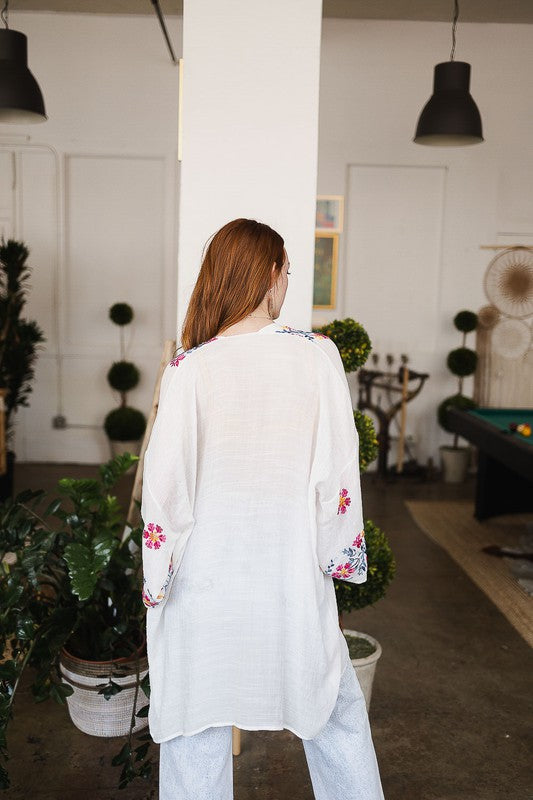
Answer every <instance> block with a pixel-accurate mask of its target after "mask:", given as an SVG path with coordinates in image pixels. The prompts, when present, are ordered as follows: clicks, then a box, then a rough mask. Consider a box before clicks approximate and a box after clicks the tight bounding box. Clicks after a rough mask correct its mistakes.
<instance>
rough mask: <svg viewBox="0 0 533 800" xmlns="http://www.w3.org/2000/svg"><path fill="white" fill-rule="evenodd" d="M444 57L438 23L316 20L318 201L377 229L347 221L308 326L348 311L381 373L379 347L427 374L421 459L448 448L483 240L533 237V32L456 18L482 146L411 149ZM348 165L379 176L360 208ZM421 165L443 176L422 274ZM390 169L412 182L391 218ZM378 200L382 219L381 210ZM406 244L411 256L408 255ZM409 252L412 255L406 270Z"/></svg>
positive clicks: (420, 402) (420, 420)
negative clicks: (458, 323) (441, 405)
mask: <svg viewBox="0 0 533 800" xmlns="http://www.w3.org/2000/svg"><path fill="white" fill-rule="evenodd" d="M449 52H450V26H449V25H448V24H445V23H429V22H393V21H390V22H376V21H368V20H345V19H343V20H336V19H326V20H324V22H323V28H322V60H321V81H320V133H319V172H318V193H319V194H339V195H345V196H346V197H345V199H346V204H347V209H348V213H347V214H346V219H347V220H348V219H349V217H350V213H349V212H350V209H351V210H352V212H353V213H358V214H359V216H360V218H361V220H363V221H362V222H361V224H364V222H365V221H366V220H369V221H371V224H372V227H373V230H370V231H368V230H367V231H365V232H364V233H365V235H363V234H362V232H361V231H360V230H359V231H358V229H357V225H356V224H355V220H354V218H353V216H352V220H353V224H352V228H351V229H350V228H349V226H348V227H347V228H345V231H344V233H343V235H342V236H341V241H340V248H339V273H340V274H339V292H338V298H339V299H338V304H337V308H336V309H334V310H333V311H331V312H329V311H328V312H325V311H321V312H319V311H315V312H314V314H313V322H314V323H315V324H322V323H323V322H325V321H327V320H330V319H336V318H344V317H348V316H350V317H354V318H355V319H357V320H359V321H360V322H362V323H363V324H365V323H366V325H367V327H368V333H369V335H370V337H371V339H372V342H373V345H374V349H375V351H376V352H378V353H379V354H380V355H381V360H380V367H384V366H385V365H384V360H383V357H384V355H385V354H386V353H391V354H393V355H394V356H395V358H396V362H395V367H397V365H398V361H397V359H398V357H399V355H400V354H401V353H403V352H406V353H407V354H408V355H409V357H410V366H411V367H412V368H413V369H415V370H417V371H420V372H428V373H430V375H431V377H430V379H429V381H428V383H427V384H426V386H425V388H424V389H423V391H422V393H421V394H420V395H419V396H418V397H417V398H415V399H414V400H413V401H412V404H411V405H409V407H408V430H409V432H410V433H411V434H413V435H414V437H415V438H416V440H417V443H418V446H417V448H416V455H417V456H418V458H419V459H420V460H421V461H422V462H425V460H426V459H427V457H428V456H430V455H431V456H433V457H434V458H435V457H436V455H437V446H438V444H439V443H444V442H446V441H449V437H446V434H445V433H444V432H443V431H441V430H440V429H439V428H438V426H437V424H436V421H435V409H436V406H437V404H438V402H439V401H440V400H441V399H442V398H444V397H445V396H447V395H448V394H452V393H453V392H454V391H455V386H456V384H455V381H454V378H453V376H452V375H451V374H450V373H449V372H448V371H447V369H446V365H445V360H446V354H447V352H448V351H449V350H450V349H452V348H453V347H456V346H458V345H459V334H458V333H457V332H456V331H455V329H454V328H453V325H452V319H453V317H454V315H455V314H456V312H457V311H459V310H461V309H462V308H471V309H473V310H477V309H478V308H479V307H481V306H482V305H484V304H485V303H486V302H487V300H486V298H485V297H484V294H483V275H484V271H485V269H486V266H487V265H488V263H489V261H490V259H491V258H492V256H493V255H494V251H487V250H481V249H480V245H487V244H496V243H500V242H506V243H510V242H511V240H514V241H515V243H519V242H520V241H521V240H524V242H525V243H529V241H530V238H529V237H530V236H531V234H532V233H533V194H532V192H531V186H532V185H533V150H532V148H531V142H532V141H533V97H532V93H531V75H532V74H533V26H532V25H494V24H491V25H482V24H473V23H470V24H465V23H463V24H461V23H460V24H459V27H458V31H457V49H456V58H457V59H458V60H464V61H468V62H469V63H471V65H472V79H471V92H472V95H473V97H474V99H475V101H476V103H477V104H478V107H479V109H480V112H481V115H482V119H483V131H484V137H485V142H484V143H482V144H480V145H476V146H473V147H465V148H432V147H422V146H420V145H415V144H413V143H412V138H413V135H414V130H415V126H416V121H417V118H418V115H419V113H420V111H421V109H422V107H423V105H424V104H425V102H426V101H427V99H428V98H429V96H430V94H431V90H432V81H433V67H434V65H435V64H436V63H438V62H440V61H446V60H447V59H448V58H449ZM354 165H359V166H360V167H362V168H364V167H368V168H370V167H378V168H379V169H376V170H373V174H374V176H375V179H374V180H373V181H369V180H367V181H366V182H365V183H364V186H365V191H367V192H368V194H369V197H368V203H369V206H368V208H365V207H364V205H363V206H361V205H358V204H361V195H360V194H359V195H358V194H357V191H356V188H357V185H354V183H353V180H354V178H353V174H354V169H355V171H357V167H355V166H354ZM427 167H429V168H435V169H437V170H440V171H444V175H445V177H444V183H443V192H442V204H443V209H442V211H443V213H442V214H441V225H440V227H441V230H440V244H438V243H437V242H435V241H434V240H433V244H432V245H429V244H428V261H429V263H428V268H427V273H426V277H424V271H423V270H421V269H420V258H421V255H420V252H419V251H418V252H417V247H416V245H417V244H418V243H419V242H420V240H424V241H425V240H426V239H427V238H428V231H427V228H424V229H423V230H421V229H420V218H419V217H417V215H416V214H415V209H416V208H417V207H419V205H420V197H419V195H418V191H419V186H420V182H419V181H418V180H417V179H415V173H416V171H418V172H420V168H427ZM398 168H403V172H404V173H406V174H409V173H411V177H412V179H413V180H406V181H405V187H406V191H405V194H404V195H403V207H402V208H401V209H398V208H397V207H395V208H394V209H391V211H390V213H387V203H390V202H391V201H392V199H393V198H394V197H395V196H396V195H395V193H396V192H397V191H398V190H397V187H396V184H395V180H396V178H395V174H396V173H397V171H398ZM405 168H413V169H412V170H409V169H407V170H406V169H405ZM359 174H360V175H362V174H363V173H362V172H361V171H360V172H359ZM350 176H352V177H351V178H350ZM378 176H380V177H379V178H378ZM383 176H388V177H389V184H387V179H386V177H385V179H384V177H383ZM350 180H351V186H352V196H351V197H350V192H349V187H350ZM362 185H363V181H362V180H361V186H362ZM387 185H389V187H390V188H389V189H387ZM427 202H428V204H429V203H430V202H431V203H432V204H433V205H432V208H433V209H436V208H437V206H438V203H439V200H438V198H437V197H433V199H432V200H430V197H429V195H428V196H427ZM378 203H381V207H382V213H381V215H379V214H376V213H375V207H376V204H378ZM371 206H372V208H373V209H374V210H373V211H372V208H371ZM393 212H394V213H393ZM399 214H401V215H403V217H402V219H403V221H404V223H405V226H404V228H403V230H402V231H399V230H398V229H395V228H394V226H395V224H397V222H398V219H399V216H398V215H399ZM434 216H435V214H433V217H434ZM433 217H432V219H433ZM504 234H512V236H511V237H509V236H505V235H504ZM528 234H529V237H528V236H527V235H528ZM409 239H410V240H411V243H412V249H411V250H409V249H408V250H407V252H406V251H405V246H406V242H407V243H408V242H409ZM395 242H397V248H396V247H395V244H394V243H395ZM402 248H404V249H402ZM376 252H379V256H380V258H379V266H376V273H377V274H376V275H375V283H376V285H375V288H374V290H373V291H372V292H370V293H369V291H368V284H369V276H368V265H369V263H371V262H372V259H373V258H375V254H376ZM410 256H412V258H413V259H416V260H417V263H413V268H412V269H409V257H410ZM362 280H364V281H365V284H364V285H361V281H362ZM380 284H381V286H383V287H384V288H383V290H382V291H380V289H379V285H380ZM406 299H410V303H411V307H412V311H413V313H412V316H409V311H408V310H405V312H404V313H405V314H406V323H405V325H402V324H401V321H400V320H399V319H398V314H397V313H396V312H397V304H398V303H401V302H404V301H405V300H406ZM420 303H424V305H425V306H426V309H427V304H430V306H431V308H432V311H433V313H432V314H431V315H428V314H427V313H426V314H425V316H423V317H421V316H420V314H421V311H422V310H421V309H420V308H419V305H418V304H420ZM417 316H418V317H419V318H420V319H423V324H422V323H420V324H419V326H418V328H417V327H416V326H415V327H413V318H415V319H416V318H417ZM470 344H471V346H473V345H474V340H473V338H472V339H471V340H470ZM351 384H352V386H353V389H354V399H356V382H355V381H354V380H352V379H351ZM465 389H467V390H468V389H469V386H468V384H467V385H465ZM383 403H384V405H386V401H385V398H384V399H383ZM393 432H394V429H393Z"/></svg>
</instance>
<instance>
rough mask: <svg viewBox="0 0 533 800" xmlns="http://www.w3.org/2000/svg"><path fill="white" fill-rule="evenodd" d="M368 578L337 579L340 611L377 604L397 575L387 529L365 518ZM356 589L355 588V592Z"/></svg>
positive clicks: (336, 590) (336, 588)
mask: <svg viewBox="0 0 533 800" xmlns="http://www.w3.org/2000/svg"><path fill="white" fill-rule="evenodd" d="M365 541H366V554H367V559H368V573H367V579H366V581H365V582H364V583H358V584H354V583H348V581H340V580H336V579H334V581H335V593H336V595H337V605H338V607H339V611H340V612H344V611H345V612H348V611H353V610H358V609H360V608H365V606H369V605H374V603H377V601H378V600H380V599H381V598H382V597H383V596H384V595H385V592H386V589H387V587H388V585H389V584H390V582H391V581H392V579H393V578H394V575H395V574H396V562H395V560H394V556H393V554H392V550H391V548H390V546H389V543H388V541H387V537H386V536H385V534H384V533H383V531H382V530H381V529H380V528H378V527H377V525H375V524H374V523H373V522H372V520H370V519H367V520H365ZM354 590H355V591H354Z"/></svg>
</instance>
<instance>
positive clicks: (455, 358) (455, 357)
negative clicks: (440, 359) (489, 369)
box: [446, 347, 477, 378]
mask: <svg viewBox="0 0 533 800" xmlns="http://www.w3.org/2000/svg"><path fill="white" fill-rule="evenodd" d="M446 364H447V365H448V369H449V370H450V372H452V373H453V374H454V375H457V376H458V377H459V378H464V377H466V376H467V375H472V374H473V373H474V372H475V371H476V367H477V353H475V352H474V351H473V350H470V348H469V347H458V348H457V349H456V350H452V351H451V353H448V359H447V361H446Z"/></svg>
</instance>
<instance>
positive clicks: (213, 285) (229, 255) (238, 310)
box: [181, 219, 284, 350]
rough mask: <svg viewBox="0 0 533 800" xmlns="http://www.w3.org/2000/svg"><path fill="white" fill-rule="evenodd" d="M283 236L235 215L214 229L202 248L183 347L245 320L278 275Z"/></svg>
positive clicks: (188, 310)
mask: <svg viewBox="0 0 533 800" xmlns="http://www.w3.org/2000/svg"><path fill="white" fill-rule="evenodd" d="M283 247H284V241H283V239H282V238H281V236H280V235H279V233H276V231H274V230H272V228H270V227H269V226H268V225H265V224H264V223H262V222H257V221H256V220H254V219H234V220H232V222H228V223H227V224H226V225H224V227H223V228H221V229H220V230H219V231H217V232H216V233H215V234H214V236H213V237H212V238H211V241H210V242H209V244H208V245H207V249H206V251H205V253H204V256H203V260H202V266H201V267H200V272H199V274H198V278H197V280H196V284H195V286H194V289H193V291H192V294H191V299H190V301H189V306H188V308H187V313H186V315H185V321H184V323H183V327H182V331H181V345H182V347H183V349H184V350H189V348H191V347H196V345H198V344H202V343H203V342H205V341H207V340H208V339H211V338H213V337H214V336H216V334H217V333H219V332H220V331H222V330H225V329H226V328H229V327H230V325H234V324H235V323H236V322H239V321H240V320H242V319H244V317H246V316H247V314H250V313H251V312H252V311H253V310H254V309H256V308H257V306H258V305H259V304H260V303H261V301H262V300H263V298H264V296H265V294H266V293H267V292H268V290H269V289H270V286H271V282H272V276H271V270H272V265H273V264H275V265H276V275H279V273H280V271H281V268H282V266H283V261H284V252H283Z"/></svg>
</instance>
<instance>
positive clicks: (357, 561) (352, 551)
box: [324, 530, 368, 581]
mask: <svg viewBox="0 0 533 800" xmlns="http://www.w3.org/2000/svg"><path fill="white" fill-rule="evenodd" d="M342 553H343V554H344V555H345V556H347V560H346V561H345V560H344V559H342V562H344V563H342V562H341V563H339V564H337V559H333V558H332V559H331V560H330V562H329V564H328V566H327V568H326V569H325V570H324V572H325V574H326V575H331V577H332V578H338V579H339V580H344V581H346V580H347V581H349V580H350V577H351V576H352V575H354V574H357V575H358V576H359V575H365V574H366V572H367V568H368V560H367V555H366V542H365V532H364V530H362V531H361V533H358V534H357V536H356V537H355V539H354V540H353V542H352V544H351V546H350V547H345V548H344V549H343V550H342ZM336 564H337V565H336ZM335 565H336V566H335Z"/></svg>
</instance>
